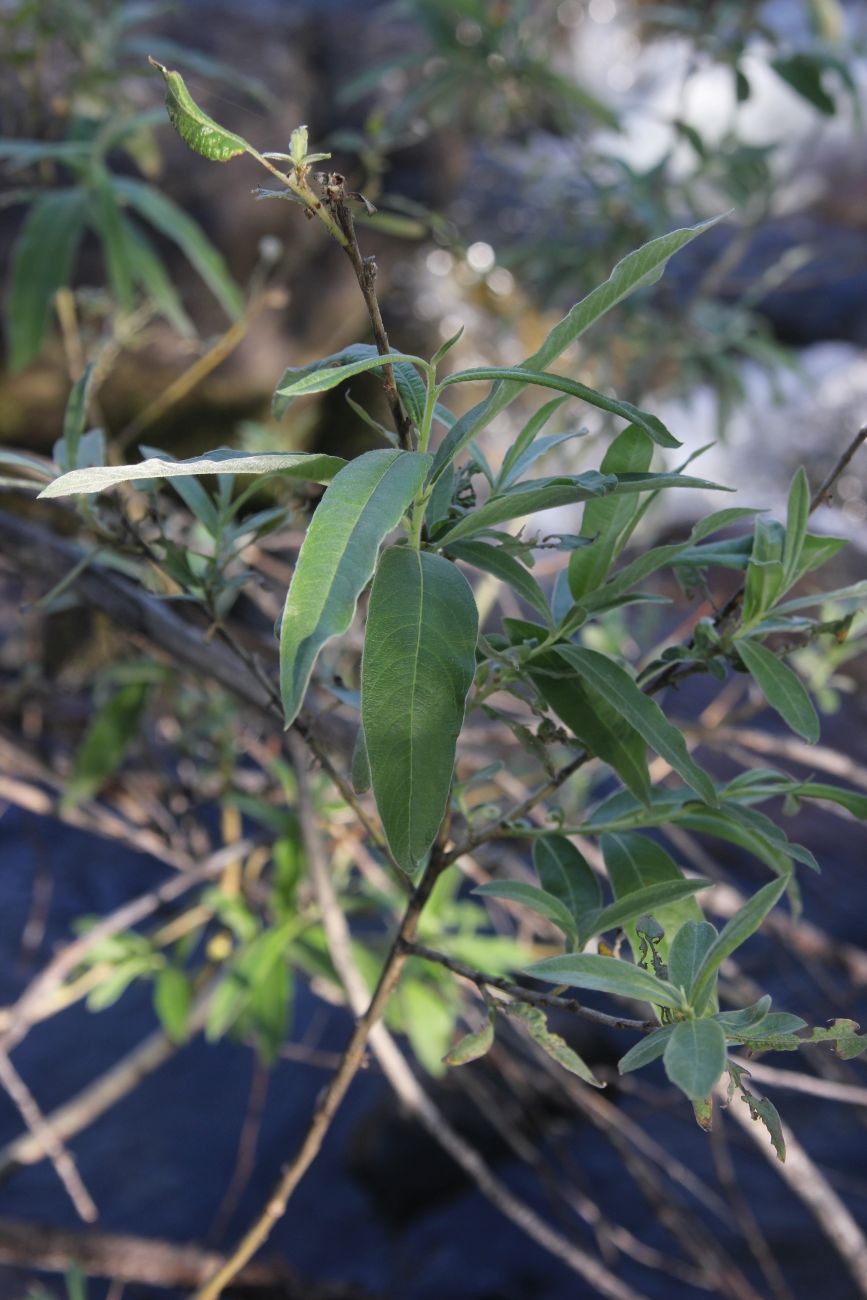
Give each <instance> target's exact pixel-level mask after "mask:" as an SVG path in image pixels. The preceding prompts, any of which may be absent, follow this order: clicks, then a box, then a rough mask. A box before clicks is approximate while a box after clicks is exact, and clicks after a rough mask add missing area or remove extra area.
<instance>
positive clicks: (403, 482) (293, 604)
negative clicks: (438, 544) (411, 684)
mask: <svg viewBox="0 0 867 1300" xmlns="http://www.w3.org/2000/svg"><path fill="white" fill-rule="evenodd" d="M429 464H430V457H429V456H424V455H421V454H419V453H418V452H412V451H368V452H365V453H364V455H363V456H359V457H358V459H357V460H354V461H350V463H349V464H348V465H346V466H345V467H344V468H343V469H341V470H340V472H339V473H338V474H337V475H336V477H335V478H334V480H333V482H332V483H331V484H330V486H329V487H328V488H327V490H326V492H325V495H324V496H323V498H322V500H321V501H320V503H319V505H318V506H317V508H316V511H315V512H314V515H313V518H312V520H311V521H310V526H309V528H308V529H307V535H306V537H305V538H304V542H303V544H302V546H301V550H300V552H299V554H298V562H297V564H296V566H295V573H294V575H293V578H292V583H291V585H290V587H289V591H288V593H287V596H286V604H285V607H284V611H283V622H282V626H281V631H280V685H281V691H282V695H283V708H284V710H285V714H286V725H287V726H288V725H289V724H290V723H292V722H294V720H295V718H296V717H297V715H298V711H299V709H300V708H301V704H302V701H303V699H304V695H305V692H306V690H307V684H308V682H309V681H310V674H311V673H312V672H313V665H314V664H315V662H316V657H317V655H318V654H319V651H320V650H321V649H322V647H323V646H324V645H325V643H326V642H327V641H330V640H331V639H332V637H335V636H340V635H341V634H342V633H343V632H345V631H346V629H347V628H348V627H349V624H350V623H351V622H352V617H353V614H354V613H355V606H356V604H357V603H358V597H359V596H360V595H361V593H362V591H363V590H364V588H365V587H366V586H367V584H368V582H369V581H370V579H371V577H372V575H373V570H374V568H375V566H376V557H377V554H378V552H379V548H380V546H381V545H382V543H383V541H384V540H385V538H386V537H387V536H388V534H389V533H390V532H391V530H392V529H393V528H395V527H396V526H397V525H398V523H399V522H400V519H401V516H402V515H403V513H404V511H405V510H406V508H407V506H408V505H409V503H410V502H411V501H412V499H413V497H414V496H415V494H416V492H417V491H418V490H419V487H420V486H421V483H422V480H423V478H424V475H425V473H426V472H427V469H428V466H429ZM364 728H365V734H366V737H367V744H368V754H369V755H370V752H371V736H370V730H369V728H368V726H367V723H366V722H365V724H364ZM371 772H373V761H372V755H371Z"/></svg>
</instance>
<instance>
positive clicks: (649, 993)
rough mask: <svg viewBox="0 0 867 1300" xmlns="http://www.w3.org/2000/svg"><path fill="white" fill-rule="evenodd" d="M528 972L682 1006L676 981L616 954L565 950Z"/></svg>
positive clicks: (570, 985) (541, 977) (552, 980)
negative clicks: (611, 955)
mask: <svg viewBox="0 0 867 1300" xmlns="http://www.w3.org/2000/svg"><path fill="white" fill-rule="evenodd" d="M526 971H527V974H528V975H532V976H533V978H534V979H539V980H547V981H548V982H549V983H551V984H565V985H566V987H567V988H578V989H595V990H597V991H598V992H600V993H613V994H616V995H617V996H618V997H624V998H636V999H637V1000H638V1001H639V1002H652V1003H653V1004H654V1005H656V1006H663V1007H680V1005H681V999H680V994H679V992H678V990H677V989H676V988H675V987H674V985H673V984H669V983H668V981H667V980H660V979H657V978H656V976H654V975H651V974H649V973H648V972H647V971H645V970H642V969H641V967H640V966H632V965H631V964H630V963H629V962H626V961H620V960H619V958H617V957H601V956H599V955H598V954H597V953H586V952H585V953H566V954H564V955H563V956H562V957H546V958H545V959H544V960H543V961H537V962H534V963H533V965H532V966H528V967H527V968H526Z"/></svg>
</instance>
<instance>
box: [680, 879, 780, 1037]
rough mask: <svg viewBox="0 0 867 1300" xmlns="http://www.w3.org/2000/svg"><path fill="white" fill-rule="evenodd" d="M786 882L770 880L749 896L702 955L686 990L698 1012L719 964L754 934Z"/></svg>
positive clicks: (774, 903) (776, 901)
mask: <svg viewBox="0 0 867 1300" xmlns="http://www.w3.org/2000/svg"><path fill="white" fill-rule="evenodd" d="M787 884H788V880H787V878H785V877H781V878H780V879H779V880H772V881H771V882H770V883H769V884H767V885H765V886H764V887H763V888H762V889H760V890H759V891H758V892H757V893H755V894H753V896H752V898H750V899H748V900H747V902H746V903H744V905H743V907H742V908H741V909H740V910H739V911H737V912H735V914H734V916H733V917H732V918H731V920H730V921H728V922H727V923H726V925H725V926H724V927H723V930H722V933H721V934H720V936H719V938H718V939H717V940H716V941H715V942H714V944H713V946H712V947H711V948H709V949H708V951H707V953H706V954H705V957H704V960H703V961H702V963H701V966H700V967H699V969H698V973H697V974H696V977H695V982H694V983H693V985H692V988H691V989H690V990H689V998H690V1001H691V1002H692V1005H693V1006H694V1007H695V1008H696V1010H697V1011H699V1012H700V1011H702V1010H703V1008H704V1006H705V1005H706V1002H707V996H708V993H709V992H710V990H711V987H712V984H713V980H714V976H715V975H716V973H717V971H718V970H719V968H720V966H721V965H722V964H723V962H724V961H725V959H726V958H727V957H730V956H731V954H732V953H733V952H734V951H735V949H736V948H739V947H740V946H741V944H742V943H744V942H745V941H746V940H747V939H749V937H750V935H752V934H755V932H756V930H758V928H759V926H760V925H761V923H762V921H764V919H765V917H766V916H767V915H768V913H769V912H770V911H771V909H772V908H773V907H775V906H776V904H777V903H778V902H779V901H780V899H781V898H782V896H783V893H784V892H785V889H786V885H787Z"/></svg>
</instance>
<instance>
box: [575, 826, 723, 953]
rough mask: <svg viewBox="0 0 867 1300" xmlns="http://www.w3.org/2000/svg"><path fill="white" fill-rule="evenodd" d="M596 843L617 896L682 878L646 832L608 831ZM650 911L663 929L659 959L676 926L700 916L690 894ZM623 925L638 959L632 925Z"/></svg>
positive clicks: (638, 945) (638, 943) (638, 948)
mask: <svg viewBox="0 0 867 1300" xmlns="http://www.w3.org/2000/svg"><path fill="white" fill-rule="evenodd" d="M664 819H665V820H666V821H668V820H670V817H669V815H665V818H664ZM600 847H601V849H602V856H603V857H604V859H605V867H606V870H607V871H608V878H609V880H610V881H611V888H612V890H613V891H614V897H615V898H617V899H621V898H622V899H628V898H630V897H631V896H634V895H636V894H638V893H639V892H641V891H643V890H645V889H648V888H650V887H651V886H654V885H663V884H672V883H676V882H682V881H683V873H682V871H681V870H680V868H679V867H678V866H677V864H676V862H675V861H674V860H673V858H671V857H670V856H669V854H668V853H666V851H665V849H663V848H662V846H661V845H659V844H657V843H656V841H655V840H651V839H648V837H647V836H646V835H637V834H634V833H623V832H621V833H619V834H611V833H609V834H606V835H603V836H602V839H601V842H600ZM645 910H647V909H645ZM653 915H654V918H655V919H656V921H658V922H659V924H660V926H661V927H662V929H663V930H664V932H665V933H664V935H663V937H662V939H660V941H659V942H658V943H657V944H656V945H655V947H656V952H657V954H658V956H659V959H660V960H661V961H663V962H666V961H667V960H668V954H669V950H670V948H671V943H672V940H673V939H674V936H675V935H676V934H677V932H678V930H679V929H680V927H681V926H682V925H684V924H685V923H686V922H687V921H701V920H703V917H702V911H701V908H700V906H699V904H698V902H697V901H696V899H694V898H690V897H687V898H682V899H681V900H680V901H678V902H672V903H668V904H667V905H665V906H664V907H660V906H657V907H656V908H655V909H654V912H653ZM625 929H626V936H627V938H628V939H629V944H630V947H631V948H632V952H633V956H634V958H635V960H636V961H637V962H640V961H642V960H643V959H644V957H643V952H642V943H641V940H640V938H639V936H638V933H637V931H636V928H635V926H634V925H631V924H629V925H626V927H625Z"/></svg>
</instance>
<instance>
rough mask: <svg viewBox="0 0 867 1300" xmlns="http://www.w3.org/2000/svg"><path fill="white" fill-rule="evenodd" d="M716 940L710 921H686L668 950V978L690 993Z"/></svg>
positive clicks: (714, 930) (715, 932) (713, 927)
mask: <svg viewBox="0 0 867 1300" xmlns="http://www.w3.org/2000/svg"><path fill="white" fill-rule="evenodd" d="M716 940H717V931H716V927H715V926H713V925H711V923H710V921H684V923H683V925H682V926H681V927H680V929H679V930H678V931H677V933H676V934H675V936H674V938H673V939H672V941H671V946H670V948H669V950H668V978H669V979H670V980H671V982H672V984H674V985H676V986H677V988H679V989H683V991H684V992H685V993H688V992H689V990H690V989H691V988H692V986H693V983H694V982H695V977H696V975H697V974H698V972H699V969H700V967H701V964H702V962H703V961H704V959H705V957H706V956H707V954H708V952H709V951H710V949H711V948H712V947H713V945H714V943H715V942H716ZM769 1001H770V999H769Z"/></svg>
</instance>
